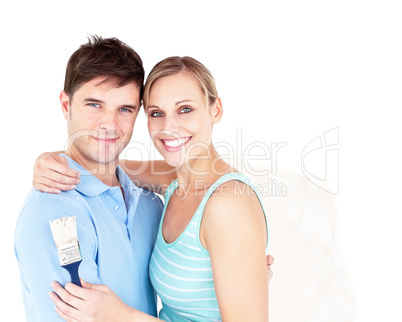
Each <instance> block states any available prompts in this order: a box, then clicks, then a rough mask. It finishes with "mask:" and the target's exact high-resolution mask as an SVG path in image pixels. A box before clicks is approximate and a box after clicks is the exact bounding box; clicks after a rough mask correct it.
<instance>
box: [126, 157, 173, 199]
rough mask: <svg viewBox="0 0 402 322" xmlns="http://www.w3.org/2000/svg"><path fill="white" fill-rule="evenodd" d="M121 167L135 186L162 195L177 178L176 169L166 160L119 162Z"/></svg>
mask: <svg viewBox="0 0 402 322" xmlns="http://www.w3.org/2000/svg"><path fill="white" fill-rule="evenodd" d="M119 165H120V167H122V169H123V170H124V171H125V172H126V173H127V175H128V176H129V177H130V179H131V180H132V181H133V182H134V183H135V185H137V186H138V187H141V188H144V189H147V190H149V191H152V192H156V193H160V194H164V193H165V191H166V189H167V188H168V187H169V185H170V184H171V183H172V182H173V181H174V180H175V179H176V178H177V176H176V170H175V168H173V167H171V166H170V165H168V164H167V163H166V162H165V161H164V160H149V161H134V160H119Z"/></svg>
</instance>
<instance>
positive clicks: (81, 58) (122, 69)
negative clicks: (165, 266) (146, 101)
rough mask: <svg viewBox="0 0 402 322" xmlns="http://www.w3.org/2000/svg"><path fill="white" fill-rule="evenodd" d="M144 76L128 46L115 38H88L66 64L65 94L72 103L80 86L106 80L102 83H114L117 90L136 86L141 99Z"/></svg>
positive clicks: (135, 54)
mask: <svg viewBox="0 0 402 322" xmlns="http://www.w3.org/2000/svg"><path fill="white" fill-rule="evenodd" d="M144 74H145V72H144V67H143V66H142V60H141V58H140V56H139V55H138V54H137V53H136V52H135V51H134V49H132V48H131V47H130V46H128V45H126V44H125V43H123V42H122V41H120V40H119V39H117V38H102V37H98V36H91V37H90V38H88V43H86V44H84V45H81V47H80V48H78V49H77V50H76V51H75V52H74V53H73V54H72V55H71V57H70V59H69V61H68V63H67V69H66V77H65V80H64V91H65V92H66V94H67V95H68V96H69V97H70V100H72V97H73V95H74V93H75V92H76V91H77V90H78V89H79V88H80V86H81V85H82V84H84V83H86V82H89V81H90V80H92V79H93V78H95V77H99V76H106V78H105V80H103V81H102V82H109V81H111V82H115V83H116V85H117V86H118V87H121V86H124V85H126V84H128V83H131V82H133V83H135V84H138V87H139V89H140V97H141V98H142V92H143V86H144V85H143V83H144Z"/></svg>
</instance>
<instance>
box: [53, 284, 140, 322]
mask: <svg viewBox="0 0 402 322" xmlns="http://www.w3.org/2000/svg"><path fill="white" fill-rule="evenodd" d="M81 284H82V287H79V286H77V285H75V284H72V283H67V284H66V286H65V288H63V287H62V286H61V285H60V284H59V283H57V282H52V283H51V286H52V288H53V289H54V291H55V293H54V292H50V293H49V296H50V298H51V299H52V301H53V302H54V304H55V305H56V306H55V310H56V312H57V314H58V315H59V316H60V317H61V318H63V319H65V320H66V321H119V322H120V321H128V320H130V318H132V316H133V315H132V314H133V313H134V311H135V310H134V309H133V308H131V307H129V306H128V305H126V304H125V303H124V302H123V301H122V300H121V299H120V298H119V297H118V296H117V295H116V294H115V293H114V292H113V291H112V290H111V289H110V288H109V287H107V286H106V285H97V284H91V283H87V282H85V281H84V280H82V279H81ZM56 293H57V295H56Z"/></svg>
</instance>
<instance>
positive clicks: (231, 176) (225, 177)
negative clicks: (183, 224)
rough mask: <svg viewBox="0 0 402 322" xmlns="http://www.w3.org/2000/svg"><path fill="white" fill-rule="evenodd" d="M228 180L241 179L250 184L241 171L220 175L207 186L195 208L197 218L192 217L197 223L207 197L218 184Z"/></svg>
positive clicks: (200, 217) (199, 220)
mask: <svg viewBox="0 0 402 322" xmlns="http://www.w3.org/2000/svg"><path fill="white" fill-rule="evenodd" d="M230 180H237V181H241V182H243V183H245V184H247V185H248V186H250V180H249V179H248V178H247V177H246V176H244V175H242V174H241V173H238V172H229V173H226V174H224V175H223V176H222V177H220V178H219V179H218V180H216V181H215V182H214V183H213V184H212V185H211V186H210V187H209V188H208V190H207V192H206V193H205V196H204V198H203V199H202V201H201V203H200V205H199V207H198V209H197V212H196V215H197V216H196V217H197V218H193V220H194V221H195V222H198V223H200V222H201V219H202V214H203V212H204V208H205V205H206V204H207V202H208V199H209V198H210V197H211V195H212V194H213V193H214V192H215V191H216V189H218V188H219V186H220V185H222V184H223V183H225V182H227V181H230Z"/></svg>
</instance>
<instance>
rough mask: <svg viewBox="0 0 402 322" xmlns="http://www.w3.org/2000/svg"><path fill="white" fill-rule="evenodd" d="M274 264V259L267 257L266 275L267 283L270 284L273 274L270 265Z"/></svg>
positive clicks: (270, 256)
mask: <svg viewBox="0 0 402 322" xmlns="http://www.w3.org/2000/svg"><path fill="white" fill-rule="evenodd" d="M273 264H274V258H273V257H272V255H267V274H268V283H269V282H270V280H271V278H272V276H273V275H274V273H273V272H272V270H271V265H273Z"/></svg>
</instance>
